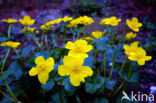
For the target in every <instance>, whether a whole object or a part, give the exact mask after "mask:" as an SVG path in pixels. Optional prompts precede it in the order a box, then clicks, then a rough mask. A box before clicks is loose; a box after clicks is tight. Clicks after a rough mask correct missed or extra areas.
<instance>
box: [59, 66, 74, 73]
mask: <svg viewBox="0 0 156 103" xmlns="http://www.w3.org/2000/svg"><path fill="white" fill-rule="evenodd" d="M70 71H71V70H70V67H68V66H66V65H60V66H59V67H58V74H60V75H61V76H65V75H67V76H68V75H69V74H70Z"/></svg>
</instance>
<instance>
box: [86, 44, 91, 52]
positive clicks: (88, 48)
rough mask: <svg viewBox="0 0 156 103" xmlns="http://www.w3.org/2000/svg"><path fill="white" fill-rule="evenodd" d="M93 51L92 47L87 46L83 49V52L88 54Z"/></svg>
mask: <svg viewBox="0 0 156 103" xmlns="http://www.w3.org/2000/svg"><path fill="white" fill-rule="evenodd" d="M92 49H93V46H92V45H87V46H86V48H85V52H89V51H91V50H92Z"/></svg>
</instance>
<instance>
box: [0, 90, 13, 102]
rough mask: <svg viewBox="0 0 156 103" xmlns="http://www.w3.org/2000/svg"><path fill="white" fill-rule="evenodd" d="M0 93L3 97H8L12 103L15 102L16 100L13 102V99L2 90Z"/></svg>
mask: <svg viewBox="0 0 156 103" xmlns="http://www.w3.org/2000/svg"><path fill="white" fill-rule="evenodd" d="M0 93H1V94H2V95H3V96H5V97H7V98H8V99H9V100H10V101H11V102H14V100H13V99H12V98H11V97H9V96H8V95H7V94H6V93H4V92H3V91H2V90H0Z"/></svg>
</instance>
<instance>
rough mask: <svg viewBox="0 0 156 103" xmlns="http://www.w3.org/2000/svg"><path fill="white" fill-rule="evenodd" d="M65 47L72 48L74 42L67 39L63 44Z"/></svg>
mask: <svg viewBox="0 0 156 103" xmlns="http://www.w3.org/2000/svg"><path fill="white" fill-rule="evenodd" d="M65 48H67V49H73V48H74V43H73V42H71V41H68V42H67V43H66V45H65Z"/></svg>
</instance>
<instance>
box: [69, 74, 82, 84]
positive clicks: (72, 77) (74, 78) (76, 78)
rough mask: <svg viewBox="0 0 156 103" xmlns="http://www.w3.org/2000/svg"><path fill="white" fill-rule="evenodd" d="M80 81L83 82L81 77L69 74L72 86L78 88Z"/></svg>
mask: <svg viewBox="0 0 156 103" xmlns="http://www.w3.org/2000/svg"><path fill="white" fill-rule="evenodd" d="M81 81H83V82H84V81H85V80H84V77H82V76H81V75H75V74H71V75H70V82H71V84H72V85H74V86H79V85H80V82H81Z"/></svg>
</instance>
